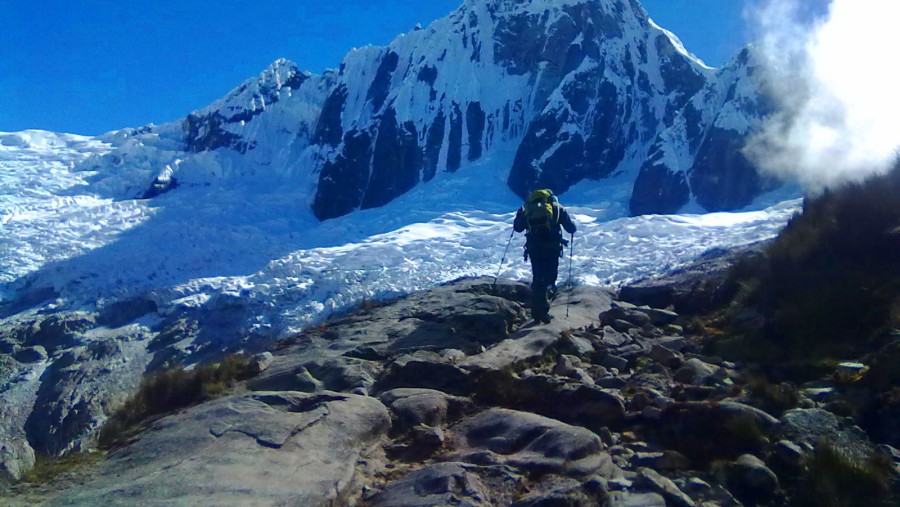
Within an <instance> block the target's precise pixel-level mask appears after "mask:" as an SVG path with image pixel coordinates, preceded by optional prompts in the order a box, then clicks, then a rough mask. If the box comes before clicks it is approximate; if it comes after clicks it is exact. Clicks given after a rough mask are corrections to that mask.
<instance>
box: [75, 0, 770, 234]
mask: <svg viewBox="0 0 900 507" xmlns="http://www.w3.org/2000/svg"><path fill="white" fill-rule="evenodd" d="M760 73H761V72H760V71H759V69H758V66H757V65H756V64H755V61H754V58H753V56H752V51H751V50H750V48H748V49H746V50H745V51H744V52H742V53H741V54H739V55H738V56H736V57H735V58H734V59H733V60H732V61H731V62H729V64H728V65H726V66H725V67H724V68H723V69H720V70H715V69H711V68H709V67H707V66H705V65H704V64H703V63H702V62H700V61H699V60H697V59H696V58H695V57H693V56H692V55H691V54H690V53H688V52H687V50H685V48H684V47H683V46H682V45H681V43H680V42H679V40H678V39H677V37H676V36H675V35H674V34H672V33H670V32H668V31H666V30H665V29H663V28H661V27H659V26H657V25H656V24H655V23H653V21H652V20H650V18H649V17H648V15H647V13H646V11H645V10H644V9H643V7H641V5H640V4H639V3H638V2H636V1H628V0H558V1H552V2H551V1H547V0H530V1H527V2H521V1H512V0H467V1H466V2H465V3H463V5H461V6H460V7H459V8H458V9H457V10H456V11H454V12H453V13H451V14H450V15H449V16H448V17H446V18H443V19H440V20H437V21H435V22H434V23H432V24H431V25H430V26H428V27H427V28H424V29H423V28H419V27H417V28H416V29H414V30H413V31H411V32H409V33H407V34H404V35H401V36H400V37H398V38H397V39H396V40H394V41H393V42H392V43H391V44H390V45H388V46H386V47H372V46H368V47H364V48H360V49H354V50H352V51H351V52H350V53H348V54H347V56H346V57H345V58H344V60H343V61H342V62H341V65H340V68H339V69H338V70H335V71H328V72H326V73H324V74H323V75H321V76H316V75H312V74H309V73H305V72H301V71H300V70H298V69H297V67H296V65H294V64H293V63H291V62H288V61H285V60H279V61H277V62H275V63H273V64H272V66H270V67H269V68H268V69H266V70H265V71H264V72H263V73H262V74H261V75H260V76H259V77H258V78H255V79H251V80H248V81H247V82H245V83H244V84H242V85H240V86H239V87H238V88H236V89H235V90H234V91H232V92H231V93H229V94H228V95H227V96H226V97H224V98H223V99H221V100H219V101H217V102H216V103H214V104H212V105H210V106H208V107H206V108H203V109H201V110H198V111H195V112H193V113H191V114H190V115H188V116H187V117H186V118H185V119H184V120H183V121H180V122H175V123H172V124H167V125H162V126H150V127H145V128H143V129H137V130H130V131H123V132H121V133H119V134H117V136H118V139H110V141H111V142H112V143H113V144H114V145H117V146H118V149H116V150H114V151H113V152H112V153H111V154H110V155H107V156H104V157H97V158H95V159H92V160H91V161H89V168H90V169H100V170H101V172H105V173H106V176H102V177H100V179H105V178H109V179H110V181H107V184H108V185H109V186H110V188H111V190H112V191H113V195H120V196H123V197H124V196H134V195H136V194H142V195H147V196H152V195H156V194H158V193H159V192H160V191H162V190H165V189H166V188H168V187H169V185H170V182H171V180H170V178H175V181H177V182H180V183H188V184H209V183H210V182H211V181H220V180H222V179H223V178H225V179H228V178H234V177H238V178H241V177H250V179H252V180H257V179H260V178H263V179H267V178H279V179H282V180H285V182H286V184H290V185H293V187H294V188H295V190H297V192H298V193H300V194H301V195H304V196H305V201H306V204H307V205H308V206H309V207H310V209H311V210H312V212H313V213H314V215H315V216H316V217H317V218H318V219H320V220H324V219H329V218H334V217H337V216H341V215H344V214H347V213H350V212H352V211H354V210H357V209H369V208H373V207H378V206H382V205H384V204H386V203H388V202H390V201H392V200H393V199H395V198H397V197H398V196H400V195H402V194H404V193H406V192H408V191H410V190H411V189H412V188H414V187H415V186H417V185H420V184H423V183H427V182H428V181H430V180H431V179H432V178H434V176H435V175H436V174H438V173H441V172H449V173H453V172H455V171H457V170H458V169H459V168H460V167H461V166H463V165H467V164H471V163H473V162H475V161H478V160H479V159H481V158H483V157H485V156H488V155H490V154H492V153H494V152H496V151H497V150H503V149H509V147H510V146H511V147H512V148H513V149H514V150H515V157H514V159H513V160H512V163H511V164H510V169H509V174H508V177H507V182H506V183H507V184H508V186H509V187H510V188H511V189H512V190H513V191H514V192H515V193H516V194H518V195H519V196H520V197H521V196H524V195H525V194H527V193H528V192H529V191H530V190H531V189H533V188H537V187H548V188H551V189H553V190H554V191H555V192H556V193H560V194H561V193H564V192H565V191H567V190H568V189H569V188H571V187H572V185H574V184H577V183H579V182H581V181H584V180H603V179H608V178H618V179H619V180H627V181H628V182H629V184H631V183H630V182H634V185H633V191H632V192H631V195H630V211H631V213H632V214H643V213H671V212H676V211H678V210H679V209H681V208H683V207H684V206H685V205H687V204H689V203H696V204H697V205H699V207H697V208H696V209H697V210H701V209H702V210H707V211H718V210H729V209H737V208H740V207H743V206H746V205H747V204H749V203H750V202H751V201H752V200H753V198H754V197H756V196H757V195H759V194H761V193H762V192H764V191H766V190H769V189H771V188H772V187H773V186H774V183H773V182H771V181H767V180H765V179H764V178H762V177H760V176H759V174H758V172H757V171H756V168H755V167H753V166H752V164H750V163H749V162H748V161H747V160H746V159H745V158H744V157H743V155H742V154H741V153H740V149H741V147H742V142H743V139H744V137H745V136H746V135H747V134H748V133H749V132H751V131H752V130H753V128H754V127H755V126H756V125H758V124H759V123H760V121H761V118H762V117H763V115H765V114H766V113H767V112H768V111H769V109H770V108H769V107H768V105H767V101H766V100H765V99H764V98H762V96H763V94H762V93H761V91H760V89H761V87H760V84H759V79H760ZM123 164H127V165H129V166H130V167H132V166H134V165H138V166H146V168H147V170H146V172H145V173H143V174H142V178H136V177H135V173H134V172H132V173H131V174H130V175H129V176H128V177H126V176H124V175H122V174H121V171H119V170H118V169H117V168H118V167H121V166H122V165H123ZM104 169H107V170H106V171H103V170H104ZM147 188H152V190H151V191H150V193H149V194H145V192H147Z"/></svg>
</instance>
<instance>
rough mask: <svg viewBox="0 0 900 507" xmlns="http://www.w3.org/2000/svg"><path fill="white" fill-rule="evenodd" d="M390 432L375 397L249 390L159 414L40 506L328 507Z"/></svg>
mask: <svg viewBox="0 0 900 507" xmlns="http://www.w3.org/2000/svg"><path fill="white" fill-rule="evenodd" d="M389 428H390V417H389V416H388V412H387V409H386V408H385V407H384V405H382V404H381V403H380V402H379V401H378V400H376V399H374V398H369V397H362V396H355V395H351V394H342V393H333V392H326V393H320V394H304V393H297V392H279V393H252V394H244V395H237V396H231V397H227V398H222V399H219V400H215V401H212V402H209V403H205V404H203V405H200V406H196V407H193V408H190V409H188V410H185V411H183V412H180V413H178V414H174V415H171V416H169V417H166V418H164V419H162V420H160V421H158V422H157V423H156V424H154V425H153V426H152V427H151V428H150V429H149V430H147V431H146V432H145V433H144V434H143V435H141V437H140V438H139V439H138V440H137V441H136V442H134V443H132V444H130V445H129V446H128V447H126V448H124V449H122V450H120V451H117V452H115V453H113V454H111V455H110V456H109V457H108V458H107V461H106V462H105V463H104V464H103V465H102V466H103V468H102V470H100V472H99V473H98V474H97V475H96V476H95V477H94V478H92V479H91V480H89V481H87V482H86V483H85V484H83V485H80V486H77V487H74V488H72V489H69V490H66V491H64V492H63V493H62V494H61V495H60V496H58V497H57V498H55V499H54V500H52V501H50V502H49V503H48V504H47V505H51V506H53V505H73V504H74V505H126V506H127V505H147V504H148V503H153V504H158V505H167V504H168V505H172V504H181V505H236V504H257V505H334V504H342V503H344V502H345V501H346V499H347V498H348V497H349V496H350V495H352V494H355V492H356V489H355V487H354V478H355V470H356V466H357V461H358V460H359V459H360V454H361V453H363V452H364V451H366V450H367V449H368V448H369V447H370V446H372V445H373V444H375V443H377V442H378V441H380V439H381V438H382V437H383V436H384V435H385V434H386V433H387V431H388V429H389Z"/></svg>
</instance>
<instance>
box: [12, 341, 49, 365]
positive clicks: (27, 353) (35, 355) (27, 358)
mask: <svg viewBox="0 0 900 507" xmlns="http://www.w3.org/2000/svg"><path fill="white" fill-rule="evenodd" d="M13 359H15V360H16V361H18V362H20V363H37V362H40V361H46V360H47V351H46V350H45V349H44V347H41V346H40V345H35V346H34V347H27V348H24V349H19V350H18V351H16V353H15V354H13Z"/></svg>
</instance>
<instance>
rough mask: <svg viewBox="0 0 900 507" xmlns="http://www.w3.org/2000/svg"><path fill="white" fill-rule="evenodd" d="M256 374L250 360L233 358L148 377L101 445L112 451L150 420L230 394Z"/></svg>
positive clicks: (102, 433)
mask: <svg viewBox="0 0 900 507" xmlns="http://www.w3.org/2000/svg"><path fill="white" fill-rule="evenodd" d="M253 373H254V372H253V371H252V369H251V366H250V363H249V362H248V361H247V359H246V358H244V357H243V356H240V355H231V356H228V357H226V358H225V359H223V360H222V361H221V362H219V363H213V364H207V365H202V366H198V367H197V368H195V369H193V370H190V371H188V370H185V369H184V368H182V367H181V366H177V367H175V368H172V369H170V370H164V371H159V372H156V373H153V374H151V375H149V376H147V377H145V378H144V380H143V381H141V385H140V387H139V388H138V390H137V392H136V393H135V394H134V395H133V396H132V397H131V398H129V399H128V400H127V401H126V402H125V403H124V404H123V405H122V406H121V407H120V408H119V409H118V410H116V411H115V412H114V413H113V414H112V415H111V416H110V417H109V419H108V420H107V422H106V424H105V425H104V426H103V429H102V430H101V431H100V437H99V444H100V447H101V448H108V447H110V446H113V445H116V444H117V443H119V442H120V440H121V438H122V437H123V436H124V435H125V434H126V432H128V430H129V429H130V428H132V427H134V426H135V425H137V424H138V423H140V422H142V421H144V420H146V419H147V418H149V417H152V416H156V415H161V414H166V413H169V412H172V411H175V410H178V409H181V408H185V407H189V406H191V405H195V404H197V403H200V402H203V401H205V400H208V399H210V398H213V397H215V396H218V395H220V394H222V393H223V392H224V391H226V390H227V389H228V388H229V387H230V386H231V385H232V384H233V383H234V382H235V381H239V380H245V379H247V378H249V377H250V376H252V374H253Z"/></svg>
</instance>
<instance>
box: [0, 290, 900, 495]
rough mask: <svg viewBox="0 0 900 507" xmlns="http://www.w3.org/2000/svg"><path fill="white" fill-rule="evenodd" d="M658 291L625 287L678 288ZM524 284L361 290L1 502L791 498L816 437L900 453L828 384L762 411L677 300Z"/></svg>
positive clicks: (741, 374) (740, 371)
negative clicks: (537, 289) (658, 304)
mask: <svg viewBox="0 0 900 507" xmlns="http://www.w3.org/2000/svg"><path fill="white" fill-rule="evenodd" d="M661 286H662V285H657V288H656V290H652V289H650V288H647V287H645V288H644V289H642V290H638V291H635V290H632V291H631V292H630V294H631V295H636V294H637V295H639V296H640V297H645V298H646V297H650V296H652V297H655V298H660V297H662V296H660V294H663V293H665V294H669V296H670V299H671V294H672V291H671V290H668V292H666V291H665V290H662V291H661V289H660V288H659V287H661ZM672 286H673V285H671V284H670V285H669V286H668V289H671V287H672ZM628 294H629V292H628V291H625V295H628ZM528 299H529V289H528V287H527V286H526V285H524V284H521V283H517V282H508V281H501V283H499V284H496V285H494V284H492V280H490V279H465V280H461V281H458V282H455V283H452V284H449V285H445V286H442V287H438V288H436V289H433V290H429V291H426V292H422V293H417V294H413V295H410V296H408V297H405V298H402V299H399V300H396V301H392V302H388V303H385V304H379V305H377V306H376V305H364V306H363V307H361V308H360V309H358V310H357V311H355V312H352V313H350V314H348V315H346V316H344V317H342V318H339V319H336V320H332V321H330V322H328V323H326V324H323V325H321V326H318V327H316V328H314V329H310V330H308V331H306V332H304V333H302V334H299V335H296V336H293V337H291V338H289V339H286V340H283V341H281V342H279V343H277V344H276V345H275V346H274V347H273V348H272V350H271V351H269V352H265V353H263V354H260V355H258V356H257V357H256V361H257V362H258V364H259V367H260V368H259V369H260V370H261V372H260V373H259V374H258V375H256V376H255V377H254V378H252V379H250V380H249V381H247V382H246V383H245V384H242V385H241V386H239V388H238V389H235V390H234V391H233V392H231V394H229V395H227V396H225V397H221V398H218V399H215V400H213V401H210V402H207V403H203V404H201V405H197V406H194V407H191V408H188V409H185V410H181V411H178V412H176V413H173V414H170V415H168V416H166V417H163V418H161V419H159V420H157V421H155V422H153V423H152V424H151V425H150V426H149V429H147V430H146V431H144V432H143V433H141V434H139V435H138V436H137V437H136V438H134V439H133V440H132V441H131V442H130V443H129V444H127V445H125V446H124V447H121V448H119V449H117V450H114V451H112V452H110V453H109V454H108V455H107V456H105V458H103V459H102V460H100V461H99V463H97V464H95V465H92V466H89V467H85V468H84V469H83V470H81V471H79V472H78V473H77V474H75V475H74V476H70V477H68V478H64V479H63V480H62V481H60V483H56V484H45V485H40V486H36V485H28V484H19V485H18V486H15V487H13V488H12V489H11V490H9V491H8V492H7V495H8V496H7V498H5V499H4V502H8V504H10V505H29V504H34V503H39V502H44V505H174V504H177V505H235V504H237V505H365V506H427V505H468V506H480V505H515V506H522V507H524V506H550V505H553V506H555V505H565V506H572V505H574V506H580V505H584V506H588V505H610V506H634V507H638V506H643V507H650V506H660V507H663V506H669V507H672V506H680V507H684V506H707V507H711V506H737V505H785V504H786V503H787V500H788V498H787V496H786V495H787V494H788V492H789V491H790V484H792V481H794V482H796V480H797V479H796V478H797V477H798V476H799V475H800V474H801V473H802V470H803V467H804V464H805V462H806V460H808V459H810V458H809V457H810V455H811V453H812V452H813V450H814V448H815V447H816V446H817V445H818V443H819V442H820V441H821V439H827V440H828V441H830V442H832V443H833V445H835V446H837V447H839V448H840V449H843V450H846V452H849V453H863V454H871V453H881V455H883V456H885V457H888V458H889V459H893V460H894V461H893V466H894V467H895V468H896V467H897V459H898V458H900V453H898V452H897V451H896V450H895V449H893V448H890V447H888V446H885V445H881V446H877V448H876V445H875V443H873V442H871V441H870V440H869V439H868V437H867V436H866V434H865V432H863V430H861V429H860V428H858V427H857V426H855V425H854V424H853V422H852V420H850V419H846V418H843V417H839V416H837V415H835V414H833V413H832V412H829V411H827V410H825V409H823V408H822V403H819V402H818V401H817V398H816V396H821V393H822V392H823V391H821V389H820V390H818V391H816V390H807V391H801V394H800V396H799V398H798V399H797V403H796V408H791V409H789V410H786V411H772V410H771V409H770V411H769V412H766V411H764V410H762V409H761V408H759V406H761V403H760V402H759V400H758V399H757V398H756V397H754V396H753V395H752V394H751V392H750V391H751V390H750V389H749V388H748V386H747V380H746V375H745V374H746V371H745V368H744V367H743V366H742V365H740V364H735V363H732V362H728V361H725V360H722V359H720V358H716V357H707V356H704V355H702V354H701V353H700V348H699V344H698V342H697V340H696V337H695V336H694V335H693V328H694V327H696V324H695V323H693V322H692V321H691V320H690V319H687V318H685V317H683V316H680V315H679V314H677V313H675V311H673V310H672V309H671V308H672V306H671V305H669V308H668V309H666V308H654V307H651V306H647V305H644V306H637V305H635V304H632V303H628V302H626V301H622V300H617V299H616V298H615V296H614V294H612V293H610V292H608V291H606V290H603V289H599V288H591V287H576V288H574V289H567V290H563V291H562V293H561V294H560V296H559V298H557V300H556V301H555V302H554V305H553V309H552V315H553V316H554V317H555V318H554V320H553V322H552V323H551V324H548V325H535V324H534V323H533V322H530V321H529V320H528V318H527V314H528V312H527V301H528ZM675 306H676V307H677V306H678V305H675ZM567 313H568V317H567ZM774 412H778V413H774Z"/></svg>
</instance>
